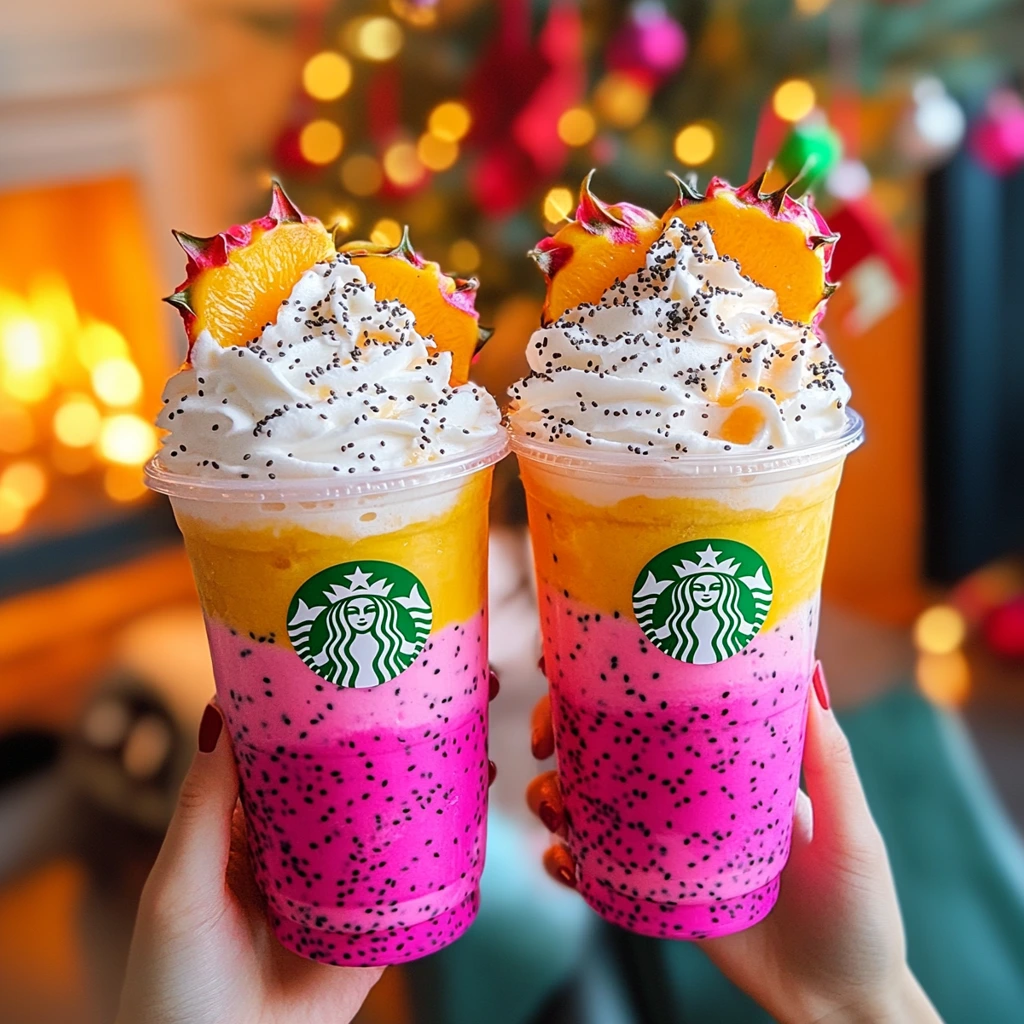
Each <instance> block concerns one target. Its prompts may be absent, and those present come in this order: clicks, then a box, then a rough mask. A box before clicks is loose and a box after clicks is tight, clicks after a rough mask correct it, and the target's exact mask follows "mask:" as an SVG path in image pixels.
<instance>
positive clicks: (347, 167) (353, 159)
mask: <svg viewBox="0 0 1024 1024" xmlns="http://www.w3.org/2000/svg"><path fill="white" fill-rule="evenodd" d="M383 181H384V172H383V171H382V170H381V169H380V164H379V163H378V162H377V161H376V160H375V159H374V158H373V157H372V156H368V155H367V154H366V153H356V154H355V155H354V156H350V157H349V158H348V159H347V160H346V161H345V162H344V163H343V164H342V165H341V182H342V184H343V185H344V186H345V188H347V189H348V190H349V192H351V193H352V195H354V196H372V195H373V193H374V192H376V191H377V189H379V188H380V186H381V184H382V183H383Z"/></svg>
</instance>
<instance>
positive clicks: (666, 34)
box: [606, 0, 687, 88]
mask: <svg viewBox="0 0 1024 1024" xmlns="http://www.w3.org/2000/svg"><path fill="white" fill-rule="evenodd" d="M686 51H687V40H686V32H685V31H684V29H683V26H682V25H680V24H679V22H678V21H676V20H675V19H674V18H673V17H672V16H671V15H670V14H669V13H668V11H666V10H665V6H664V4H661V3H658V2H657V0H641V2H639V3H634V4H633V5H632V6H631V7H630V9H629V13H628V14H627V15H626V21H625V24H624V25H623V26H622V28H621V29H620V30H619V31H618V32H617V33H616V34H615V37H614V38H613V39H612V41H611V43H610V44H609V46H608V53H607V57H606V60H607V63H608V67H609V68H610V69H611V70H612V71H625V72H627V73H628V74H630V75H633V76H634V77H636V78H638V79H639V80H640V81H641V82H643V83H644V84H646V85H648V86H649V87H650V88H654V87H655V86H656V85H658V84H660V83H661V82H663V81H664V80H665V79H666V78H668V77H669V76H670V75H671V74H673V72H675V71H678V70H679V68H681V67H682V65H683V61H684V60H686Z"/></svg>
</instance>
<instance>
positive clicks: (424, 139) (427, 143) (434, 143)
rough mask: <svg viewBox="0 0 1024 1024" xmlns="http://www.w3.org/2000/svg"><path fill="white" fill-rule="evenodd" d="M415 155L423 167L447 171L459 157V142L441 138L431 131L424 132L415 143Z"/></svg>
mask: <svg viewBox="0 0 1024 1024" xmlns="http://www.w3.org/2000/svg"><path fill="white" fill-rule="evenodd" d="M416 155H417V156H418V157H419V159H420V162H421V163H422V164H423V166H424V167H427V168H429V169H430V170H432V171H447V170H448V168H449V167H451V166H452V164H454V163H455V161H456V160H458V158H459V144H458V143H457V142H449V141H448V140H447V139H442V138H440V137H439V136H437V135H435V134H434V133H433V132H424V133H423V134H422V135H421V136H420V139H419V142H417V143H416Z"/></svg>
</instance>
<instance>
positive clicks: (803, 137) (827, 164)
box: [775, 115, 843, 192]
mask: <svg viewBox="0 0 1024 1024" xmlns="http://www.w3.org/2000/svg"><path fill="white" fill-rule="evenodd" d="M842 156H843V142H842V139H840V138H839V135H838V133H837V132H836V131H835V130H834V129H833V128H832V126H831V125H830V124H829V123H828V121H827V120H825V117H824V115H820V116H815V115H812V116H810V117H808V118H806V119H805V120H803V121H801V122H800V123H799V124H795V125H793V127H792V128H791V129H790V132H789V134H788V135H787V136H786V138H785V139H784V140H783V142H782V147H781V149H780V150H779V152H778V154H777V156H776V157H775V164H776V167H777V168H778V170H779V171H781V172H782V174H783V175H784V176H785V177H786V178H795V177H796V176H797V175H798V174H800V173H801V172H803V175H802V177H801V180H800V182H799V188H800V189H801V190H802V191H805V192H806V191H809V190H810V189H813V188H814V187H815V186H816V185H817V184H818V183H819V182H820V181H822V180H823V179H824V178H825V177H826V176H827V175H828V173H829V172H830V171H831V170H832V169H833V168H834V167H835V166H836V164H837V163H839V161H840V159H842Z"/></svg>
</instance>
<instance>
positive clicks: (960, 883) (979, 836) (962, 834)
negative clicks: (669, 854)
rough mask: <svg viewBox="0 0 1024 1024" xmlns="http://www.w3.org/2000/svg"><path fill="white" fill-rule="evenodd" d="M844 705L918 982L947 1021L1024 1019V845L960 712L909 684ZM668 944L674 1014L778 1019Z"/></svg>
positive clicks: (740, 1023)
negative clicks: (936, 704)
mask: <svg viewBox="0 0 1024 1024" xmlns="http://www.w3.org/2000/svg"><path fill="white" fill-rule="evenodd" d="M841 717H842V722H843V726H844V728H845V729H846V732H847V735H848V736H849V737H850V743H851V745H852V746H853V750H854V755H855V757H856V760H857V765H858V768H859V769H860V773H861V777H862V779H863V780H864V788H865V790H866V791H867V794H868V800H869V801H870V803H871V808H872V810H873V812H874V815H875V818H876V820H877V821H878V824H879V827H880V828H881V830H882V833H883V834H884V836H885V838H886V843H887V845H888V848H889V856H890V858H891V860H892V868H893V873H894V875H895V877H896V886H897V889H898V891H899V896H900V904H901V906H902V908H903V916H904V919H905V922H906V929H907V944H908V951H909V958H910V963H911V966H912V967H913V969H914V971H915V973H916V974H917V976H918V978H920V980H921V983H922V984H923V985H924V987H925V989H926V990H927V992H928V993H929V995H930V996H931V997H932V999H933V1001H934V1002H935V1004H936V1007H937V1008H938V1010H939V1012H940V1013H941V1014H942V1016H943V1019H944V1020H945V1021H946V1024H989V1022H992V1024H1002V1022H1009V1021H1017V1020H1024V848H1022V845H1021V842H1020V839H1019V837H1018V836H1017V834H1016V832H1015V831H1014V829H1013V827H1012V826H1011V825H1010V823H1009V821H1008V820H1007V818H1006V816H1005V814H1004V813H1003V810H1002V808H1001V807H1000V805H999V803H998V801H997V799H996V797H995V795H994V793H993V791H992V788H991V785H990V784H989V782H988V780H987V778H986V777H985V775H984V773H983V772H982V770H981V768H980V766H979V763H978V760H977V756H976V754H975V752H974V750H973V748H972V746H971V743H970V741H969V740H968V738H967V737H966V736H965V734H964V732H963V727H962V726H961V724H960V722H959V720H958V719H956V718H953V717H951V716H949V715H947V714H945V713H944V712H942V711H939V710H937V709H935V708H933V707H932V706H931V705H929V704H928V703H926V702H925V701H924V700H922V699H921V698H920V697H918V696H917V694H916V693H914V692H913V691H911V690H909V689H906V690H900V691H897V692H895V693H893V694H891V695H889V696H887V697H885V698H883V699H882V700H879V701H877V702H875V703H872V704H870V705H868V706H867V707H865V708H862V709H860V710H858V711H855V712H853V713H851V714H847V715H843V716H841ZM660 948H661V952H662V954H663V956H664V959H665V966H666V967H667V975H668V977H669V979H670V981H669V984H670V988H671V994H672V998H671V1002H672V1003H673V1004H674V1008H673V1012H672V1017H673V1019H677V1020H684V1021H687V1022H696V1021H701V1022H704V1021H715V1022H716V1024H761V1022H768V1021H770V1018H769V1017H768V1016H767V1015H766V1014H765V1013H763V1012H762V1011H761V1010H760V1009H758V1008H757V1007H756V1006H755V1005H754V1004H753V1003H751V1002H750V1000H748V999H747V998H746V997H745V996H743V995H742V994H741V993H740V992H738V991H737V990H736V989H735V988H733V987H732V986H731V985H730V984H729V983H728V982H726V981H725V979H724V978H722V976H721V975H720V974H719V973H718V972H717V971H716V970H715V968H714V967H712V966H711V965H710V964H709V963H708V961H707V960H706V959H705V958H704V957H703V955H702V954H701V953H700V952H699V951H698V950H697V949H695V948H693V947H691V946H687V945H685V944H682V943H662V944H660Z"/></svg>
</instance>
